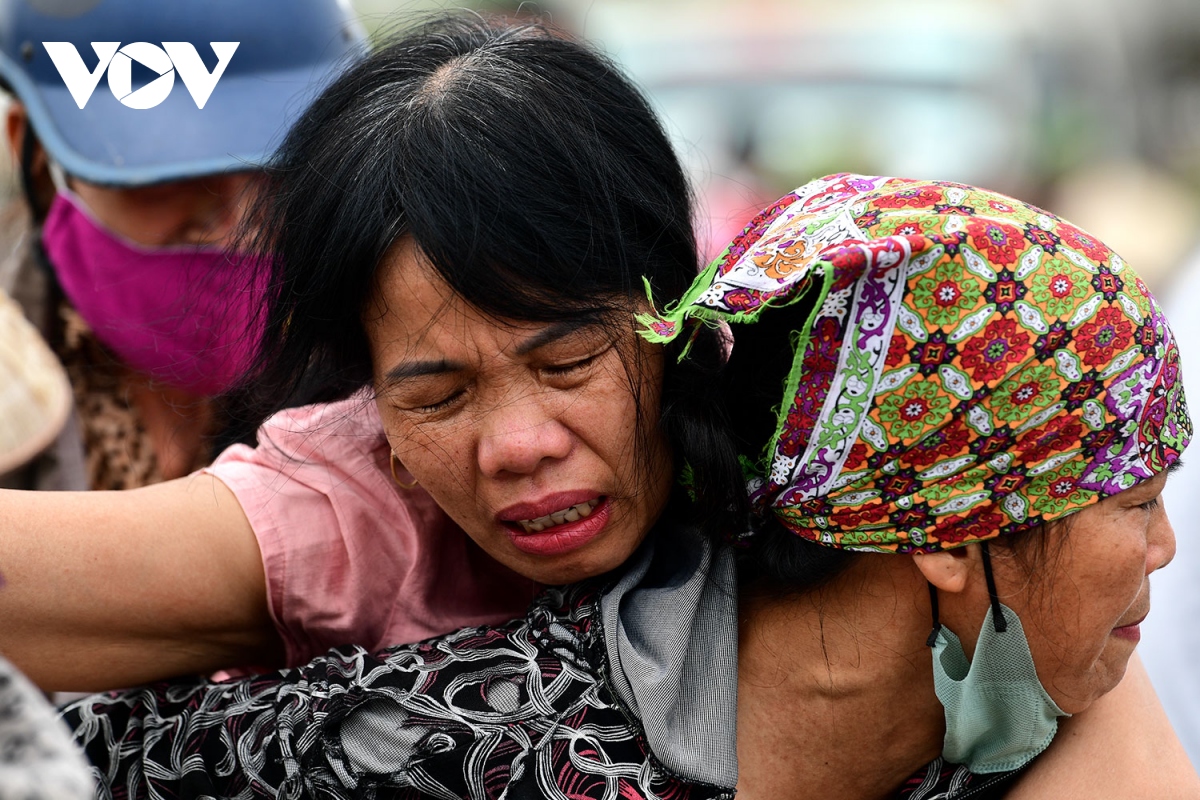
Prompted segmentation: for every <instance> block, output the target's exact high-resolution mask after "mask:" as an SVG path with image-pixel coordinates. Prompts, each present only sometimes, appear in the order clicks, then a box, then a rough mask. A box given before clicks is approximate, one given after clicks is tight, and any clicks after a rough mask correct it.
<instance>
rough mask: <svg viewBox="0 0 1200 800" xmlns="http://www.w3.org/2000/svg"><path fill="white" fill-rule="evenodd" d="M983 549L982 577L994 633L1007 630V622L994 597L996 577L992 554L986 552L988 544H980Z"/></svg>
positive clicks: (996, 597)
mask: <svg viewBox="0 0 1200 800" xmlns="http://www.w3.org/2000/svg"><path fill="white" fill-rule="evenodd" d="M979 546H980V547H981V548H982V549H983V577H984V580H986V581H987V590H988V598H989V599H990V600H991V601H992V626H993V627H994V628H995V629H996V633H1004V632H1005V631H1006V630H1008V620H1007V619H1005V618H1004V612H1003V611H1002V610H1001V608H1000V598H999V597H998V596H997V595H996V577H995V576H994V575H993V574H992V554H991V553H990V552H988V543H987V542H980V543H979Z"/></svg>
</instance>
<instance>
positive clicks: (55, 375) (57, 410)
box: [0, 292, 72, 474]
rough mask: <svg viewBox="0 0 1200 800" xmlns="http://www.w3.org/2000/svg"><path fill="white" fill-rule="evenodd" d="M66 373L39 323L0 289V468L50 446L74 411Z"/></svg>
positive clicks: (8, 469) (8, 468) (20, 463)
mask: <svg viewBox="0 0 1200 800" xmlns="http://www.w3.org/2000/svg"><path fill="white" fill-rule="evenodd" d="M71 394H72V393H71V385H70V383H69V381H68V380H67V374H66V372H65V370H64V369H63V367H62V364H60V363H59V361H58V359H57V358H56V357H55V355H54V353H53V352H51V350H50V347H49V346H48V345H47V344H46V342H45V340H44V339H43V338H42V336H41V334H39V333H38V331H37V329H36V328H35V327H34V326H33V325H32V324H30V322H29V321H28V320H27V319H25V316H24V314H22V312H21V308H20V306H18V305H17V304H16V303H15V302H13V300H12V299H10V298H9V297H8V296H7V295H6V294H4V293H3V292H0V474H4V473H7V472H11V471H12V470H14V469H17V468H18V467H21V466H23V465H25V464H27V463H28V462H29V461H31V460H32V459H33V458H35V457H36V456H37V455H38V454H39V453H41V452H42V451H44V450H45V449H46V448H48V447H49V446H50V445H51V444H52V443H53V442H54V440H55V438H56V437H57V436H58V434H59V433H60V432H61V431H62V429H63V426H64V425H66V423H67V419H68V417H69V416H70V414H71V405H72V396H71Z"/></svg>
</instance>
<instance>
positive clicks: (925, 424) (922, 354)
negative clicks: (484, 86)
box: [642, 174, 1191, 552]
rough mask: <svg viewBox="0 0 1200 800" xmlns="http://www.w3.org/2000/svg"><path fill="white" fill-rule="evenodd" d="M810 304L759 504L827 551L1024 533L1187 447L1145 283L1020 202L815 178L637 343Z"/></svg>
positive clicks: (974, 191) (754, 477)
mask: <svg viewBox="0 0 1200 800" xmlns="http://www.w3.org/2000/svg"><path fill="white" fill-rule="evenodd" d="M814 293H815V296H814ZM801 300H805V302H806V304H808V305H811V307H812V308H813V310H812V312H811V313H810V314H809V316H808V318H807V322H806V324H805V325H804V327H803V329H802V330H800V331H799V339H798V343H797V344H796V351H795V357H794V360H793V364H792V368H791V371H790V374H789V376H788V379H787V382H786V386H785V390H784V395H783V399H782V403H781V406H780V410H779V416H778V424H777V427H776V431H775V434H774V436H773V437H772V439H771V441H770V443H769V444H768V445H767V447H766V449H765V450H764V451H763V452H762V453H758V454H752V455H753V458H752V459H750V461H749V462H748V463H750V464H752V465H753V466H752V467H751V468H750V470H749V471H750V475H749V476H748V477H749V491H750V493H751V499H752V501H753V503H754V504H755V505H756V506H757V507H758V508H759V509H760V510H764V511H765V510H767V509H769V510H771V511H773V512H774V513H775V514H776V515H777V516H778V517H779V518H780V520H781V521H782V522H783V524H784V525H785V526H786V527H788V528H789V529H791V530H793V531H795V532H796V533H798V534H800V535H802V536H805V537H807V538H810V539H814V540H816V541H819V542H821V543H823V544H827V545H830V546H834V547H842V548H846V549H854V550H871V551H880V550H883V551H898V552H910V551H914V550H923V551H936V550H941V549H944V548H950V547H957V546H961V545H964V544H968V543H970V542H977V541H983V540H986V539H990V538H992V537H995V536H998V535H1003V534H1008V533H1013V532H1016V531H1019V530H1024V529H1026V528H1029V527H1031V526H1034V525H1036V524H1038V523H1040V522H1047V521H1050V520H1054V519H1058V518H1060V517H1063V516H1065V515H1067V514H1070V513H1072V512H1075V511H1078V510H1079V509H1081V508H1084V507H1085V506H1087V505H1090V504H1091V503H1094V502H1096V501H1097V500H1099V499H1101V498H1103V497H1108V496H1110V495H1114V494H1116V493H1118V492H1120V491H1122V490H1124V489H1127V488H1129V487H1130V486H1133V485H1134V484H1136V483H1138V482H1139V481H1142V480H1145V479H1146V478H1149V477H1151V476H1153V475H1155V474H1157V473H1159V472H1161V471H1162V470H1164V469H1165V468H1166V467H1167V466H1168V465H1170V464H1171V463H1172V462H1174V461H1175V460H1177V459H1178V458H1179V455H1180V452H1181V451H1182V450H1183V448H1184V447H1185V446H1186V445H1187V443H1188V440H1189V438H1190V436H1191V422H1190V420H1189V419H1188V414H1187V407H1186V404H1185V402H1184V397H1183V382H1182V380H1181V378H1180V374H1179V352H1178V349H1177V348H1176V345H1175V342H1174V340H1173V338H1172V336H1171V332H1170V329H1169V328H1168V327H1167V321H1166V319H1165V318H1164V316H1163V314H1162V311H1161V309H1160V308H1159V307H1158V304H1157V303H1156V302H1155V301H1154V298H1153V297H1152V296H1151V295H1150V292H1149V291H1148V290H1147V289H1146V286H1145V284H1144V283H1142V281H1141V279H1140V278H1138V276H1137V275H1136V274H1134V272H1133V270H1131V269H1130V268H1129V267H1128V266H1127V265H1126V264H1125V263H1124V262H1123V261H1122V260H1121V258H1120V256H1118V255H1117V254H1116V253H1114V252H1112V251H1111V250H1109V249H1108V248H1107V247H1106V246H1105V245H1103V244H1102V243H1100V242H1099V241H1097V240H1096V239H1094V238H1093V237H1091V236H1089V235H1088V234H1086V233H1084V232H1083V231H1081V230H1080V229H1078V228H1076V227H1074V226H1073V225H1070V224H1069V223H1067V222H1064V221H1063V220H1060V219H1058V218H1057V217H1054V216H1053V215H1051V214H1048V213H1046V212H1045V211H1042V210H1041V209H1038V208H1034V207H1033V206H1030V205H1028V204H1026V203H1022V202H1020V201H1018V200H1013V199H1012V198H1009V197H1004V196H1002V195H999V194H995V193H993V192H989V191H986V190H983V189H978V188H975V187H972V186H964V185H961V184H955V183H946V182H941V181H914V180H905V179H900V178H883V177H867V176H860V175H846V174H841V175H833V176H829V177H826V178H822V179H820V180H817V181H814V182H812V183H810V184H808V185H806V186H803V187H801V188H800V189H797V190H796V191H795V192H793V193H791V194H788V195H786V196H785V197H783V198H781V199H780V200H778V201H776V202H775V203H773V204H772V205H770V206H769V207H768V208H766V209H765V210H764V211H763V212H762V213H760V214H759V215H758V216H757V217H756V218H755V219H754V220H753V221H752V222H751V223H750V225H749V226H748V227H747V228H746V230H745V231H744V232H743V233H742V234H741V235H740V236H738V237H737V238H736V239H735V240H734V241H733V243H732V244H731V245H730V246H729V248H728V249H727V250H726V251H725V253H724V254H722V255H721V256H720V257H719V258H718V259H717V260H715V261H714V262H713V263H712V264H711V265H709V267H708V269H706V270H705V271H704V273H703V274H701V276H700V277H699V278H698V279H697V280H696V282H695V283H694V284H693V286H692V288H691V289H690V290H689V291H688V293H687V294H686V295H685V296H684V297H683V298H682V299H681V300H680V301H679V302H677V303H675V304H674V305H673V306H671V307H670V308H669V309H668V310H667V311H665V312H663V313H661V314H652V315H646V316H644V317H643V318H642V321H643V323H644V325H645V330H644V331H643V335H644V336H645V337H646V338H648V339H650V340H651V341H655V342H668V341H671V340H672V339H674V338H676V337H677V336H679V335H681V334H682V333H684V332H685V331H686V330H687V329H688V326H689V321H692V320H697V321H708V322H717V321H727V322H731V323H752V322H754V321H756V320H757V319H758V318H759V317H760V316H761V315H762V314H763V313H770V311H769V310H770V309H771V308H772V307H776V306H787V305H791V304H793V303H797V302H799V301H801ZM734 347H735V348H736V347H737V343H736V335H735V344H734Z"/></svg>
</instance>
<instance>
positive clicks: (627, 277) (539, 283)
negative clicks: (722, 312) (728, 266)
mask: <svg viewBox="0 0 1200 800" xmlns="http://www.w3.org/2000/svg"><path fill="white" fill-rule="evenodd" d="M251 220H252V224H255V225H256V226H257V227H258V230H260V231H261V232H262V233H261V234H260V235H259V238H258V239H257V240H256V241H255V242H254V243H253V244H254V248H253V249H256V250H258V251H259V252H262V253H264V254H267V255H269V259H270V263H271V265H272V266H271V267H270V279H269V281H268V282H267V285H268V296H267V301H266V308H265V313H264V316H263V319H262V321H261V330H262V346H261V350H260V353H259V355H258V358H257V361H256V363H255V365H254V367H253V368H252V369H251V370H250V371H249V373H248V374H247V375H246V377H245V380H244V381H243V382H242V384H241V386H240V387H239V388H238V389H237V390H235V392H234V393H233V394H232V395H231V396H230V398H229V403H230V405H231V407H232V408H234V409H236V410H237V412H238V416H239V417H240V418H241V419H242V420H243V424H244V425H246V426H257V425H258V424H260V423H261V421H262V420H263V419H265V417H266V416H268V415H269V414H271V413H272V412H274V411H277V410H279V409H280V408H282V407H285V406H286V405H289V404H294V403H295V402H296V401H297V400H298V399H304V400H306V401H315V400H332V399H336V398H339V397H345V396H347V395H349V394H350V393H352V392H354V391H355V390H357V389H359V388H360V387H363V386H365V385H367V384H368V383H369V382H370V380H371V378H372V370H371V362H370V354H369V349H368V345H367V341H366V338H365V334H364V331H363V326H362V314H363V312H364V308H365V307H366V305H367V303H368V301H369V299H370V297H371V294H372V291H373V288H374V286H375V278H376V271H377V268H378V266H379V264H380V262H381V260H382V259H383V258H384V256H385V253H386V252H387V251H388V249H389V248H390V247H391V246H392V245H393V243H395V242H396V241H397V240H398V239H399V238H400V237H403V236H410V237H412V240H413V241H414V242H415V243H416V245H417V247H418V248H419V249H420V251H421V253H422V254H423V255H424V256H425V257H426V258H427V259H428V261H429V263H430V264H431V266H432V267H433V269H434V270H435V271H436V272H437V274H438V275H439V276H440V277H441V278H442V279H443V280H444V281H445V282H446V283H447V284H448V285H449V286H450V287H451V288H452V289H453V290H454V291H455V292H457V293H458V294H459V295H460V296H461V297H462V298H463V299H465V300H466V301H467V302H468V303H470V304H471V305H473V306H475V307H476V308H478V309H480V310H481V311H483V312H485V313H487V314H489V315H493V316H495V317H498V318H503V319H509V320H518V321H522V322H554V321H559V320H565V319H570V318H575V317H577V316H578V315H588V316H594V317H598V318H600V319H612V318H615V317H616V316H617V315H620V316H621V318H622V319H624V320H625V323H624V324H626V325H632V312H633V311H634V310H636V308H637V306H638V304H640V303H641V302H643V301H644V298H645V289H644V286H643V279H645V280H646V281H648V282H649V284H650V287H651V289H652V291H653V293H654V295H655V297H658V298H672V297H678V296H679V295H681V294H682V293H683V292H684V290H685V289H686V288H687V287H688V286H689V285H690V283H691V282H692V280H693V279H694V278H695V275H696V272H697V268H698V259H697V252H696V242H695V233H694V231H693V227H692V218H691V195H690V191H689V187H688V183H687V180H686V178H685V176H684V174H683V171H682V168H681V167H680V165H679V162H678V160H677V158H676V156H675V153H674V151H673V150H672V147H671V145H670V143H669V141H668V139H667V136H666V134H665V132H664V131H663V129H662V127H661V125H660V123H659V122H658V120H657V118H656V117H655V115H654V113H653V112H652V110H651V109H650V106H649V104H648V103H647V101H646V99H645V98H644V97H643V96H642V95H641V93H640V92H639V91H638V90H637V89H636V88H635V87H634V86H633V85H632V84H631V83H630V81H629V80H628V79H627V78H625V77H624V76H623V75H622V74H621V72H620V70H618V69H617V68H616V67H615V66H614V65H613V64H612V63H611V62H610V61H609V60H608V59H606V58H605V57H603V56H601V55H600V54H598V53H596V52H595V51H593V50H592V49H590V48H589V47H587V46H585V45H583V44H581V43H580V42H578V41H575V40H573V39H571V38H569V37H567V36H566V35H564V34H562V33H561V32H559V31H556V30H554V29H552V28H550V27H549V26H547V25H544V24H541V23H538V22H530V21H521V22H505V21H502V20H495V19H489V18H485V17H483V16H480V15H477V14H453V15H443V16H440V17H438V18H435V19H434V20H433V21H431V22H428V23H427V24H425V25H423V26H421V27H419V28H417V29H415V30H413V31H411V32H409V33H406V34H404V35H402V36H400V37H399V38H397V39H395V40H393V41H391V42H390V43H387V44H385V45H383V46H382V47H380V48H379V49H377V50H376V51H375V52H374V53H373V54H371V55H370V56H368V57H367V58H365V59H364V60H362V61H360V62H359V63H357V64H356V65H354V66H352V67H350V68H349V69H348V70H347V71H346V72H345V73H344V74H342V75H341V76H340V77H339V78H338V79H337V80H335V81H334V82H333V83H332V84H331V85H330V86H329V87H328V88H327V89H325V91H324V92H323V93H322V94H321V95H320V97H319V98H318V99H317V100H316V101H315V103H314V104H313V105H312V106H311V107H310V108H309V109H308V110H307V111H306V112H305V113H304V114H303V116H302V117H301V119H300V120H299V122H297V124H296V125H295V126H294V127H293V129H292V130H291V131H290V132H289V133H288V135H287V137H286V139H285V141H284V142H283V144H282V147H281V148H280V150H279V151H278V154H277V156H276V157H275V158H274V159H273V162H272V163H271V164H269V165H268V168H267V187H266V191H265V192H264V193H263V195H262V200H261V201H260V204H259V206H258V207H257V209H256V210H255V212H254V213H253V214H252V216H251ZM681 346H682V343H680V345H679V346H677V347H675V348H673V349H672V350H673V352H668V354H667V358H666V367H665V374H664V381H663V382H664V387H663V393H662V398H661V401H660V402H661V406H660V408H661V412H660V413H661V418H660V424H661V427H662V429H663V430H664V432H665V434H666V436H667V439H668V441H669V442H670V444H671V446H672V447H673V450H674V454H675V463H676V467H677V468H678V467H681V466H682V465H683V464H684V463H691V464H696V465H699V469H697V470H696V476H697V477H696V480H697V483H698V484H699V485H700V486H701V488H702V490H703V488H704V487H707V486H710V485H712V486H717V485H722V486H725V485H730V482H731V481H732V482H734V483H736V480H737V477H736V472H735V473H729V474H722V473H719V472H713V470H712V469H709V468H708V466H707V465H709V464H713V465H716V469H721V468H723V465H727V464H728V463H730V459H731V458H732V455H731V453H722V454H721V457H712V452H711V451H712V448H714V447H715V448H722V447H728V442H727V437H722V436H719V435H718V432H719V430H720V419H719V407H718V406H719V404H718V401H717V399H716V388H715V382H714V380H713V376H714V375H715V374H716V372H717V371H718V370H719V367H720V362H721V358H722V352H721V346H720V343H719V341H718V340H717V336H716V334H715V333H713V332H712V331H705V332H702V333H701V334H700V336H699V337H698V339H697V341H696V342H695V343H694V345H693V350H692V355H691V357H689V358H688V359H686V360H684V361H682V362H680V361H678V360H677V358H676V355H677V353H678V350H679V347H681ZM628 366H629V365H628V363H627V368H628Z"/></svg>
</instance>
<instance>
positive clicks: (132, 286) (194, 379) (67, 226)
mask: <svg viewBox="0 0 1200 800" xmlns="http://www.w3.org/2000/svg"><path fill="white" fill-rule="evenodd" d="M42 245H43V247H44V248H45V251H46V256H47V257H48V258H49V260H50V263H51V264H52V265H53V267H54V271H55V274H56V275H57V276H58V280H59V283H60V284H61V285H62V289H63V292H64V293H65V294H66V296H67V298H68V299H69V300H70V301H71V304H72V305H73V306H74V307H75V309H76V310H77V311H78V312H79V314H80V316H82V317H83V319H84V321H86V322H87V324H88V325H90V326H91V327H92V330H93V331H94V332H95V334H96V338H97V339H99V340H100V341H101V342H102V343H103V344H104V345H105V346H106V347H108V348H109V349H110V350H112V351H113V352H114V353H115V354H116V355H117V356H118V357H119V358H120V359H121V360H122V361H123V362H124V363H125V364H127V365H128V366H130V367H132V368H133V369H135V370H137V371H138V372H141V373H143V374H146V375H149V376H151V377H152V378H154V379H156V380H159V381H162V382H163V383H166V384H169V385H171V386H175V387H177V388H180V389H186V390H188V391H190V392H193V393H195V394H199V395H204V396H212V395H216V394H220V393H221V392H222V391H224V390H225V389H228V388H229V387H230V386H231V385H232V384H233V382H234V381H235V380H236V379H237V378H238V377H239V376H240V375H241V374H242V372H243V371H244V370H245V369H246V368H247V367H248V366H249V364H250V359H251V358H252V357H253V355H254V350H255V345H256V343H257V339H258V336H257V329H256V328H255V329H253V330H252V328H251V323H252V321H254V320H255V319H256V316H255V315H256V312H257V311H258V309H259V307H260V305H261V302H262V293H261V291H259V290H251V289H250V288H249V287H250V286H251V285H253V286H261V285H262V283H261V278H262V277H263V276H262V272H261V271H260V270H259V269H257V268H255V267H256V265H255V264H254V263H253V262H250V261H248V260H247V258H246V257H238V256H233V257H231V256H230V255H229V253H228V252H227V251H225V250H223V249H221V248H217V247H163V248H150V247H143V246H141V245H138V244H135V243H133V242H130V241H128V240H126V239H123V238H121V237H120V236H117V235H116V234H114V233H112V232H111V231H109V230H107V229H105V228H104V227H103V226H102V225H101V224H100V223H99V222H98V221H96V220H95V219H94V218H93V217H92V216H91V214H90V213H89V212H88V211H87V210H86V208H85V207H84V206H83V204H82V203H81V202H80V200H79V198H78V197H76V196H75V195H74V194H72V193H71V192H69V191H66V190H62V189H60V190H59V192H58V195H57V196H56V197H55V198H54V202H53V203H52V204H51V206H50V213H49V214H48V215H47V217H46V222H45V225H43V227H42ZM252 281H253V283H251V282H252Z"/></svg>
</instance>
